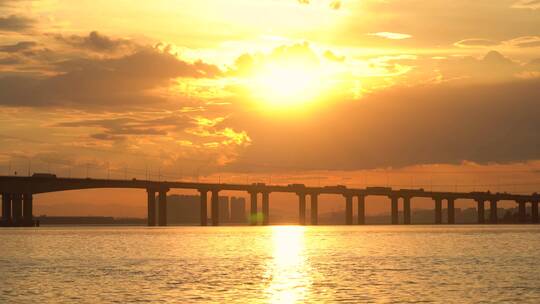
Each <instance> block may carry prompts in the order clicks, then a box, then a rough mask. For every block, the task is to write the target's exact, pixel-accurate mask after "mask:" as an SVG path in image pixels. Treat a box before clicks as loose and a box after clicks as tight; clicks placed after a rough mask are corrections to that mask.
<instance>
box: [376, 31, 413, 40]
mask: <svg viewBox="0 0 540 304" xmlns="http://www.w3.org/2000/svg"><path fill="white" fill-rule="evenodd" d="M368 35H369V36H377V37H381V38H386V39H392V40H403V39H408V38H411V37H412V36H411V35H409V34H401V33H392V32H378V33H370V34H368Z"/></svg>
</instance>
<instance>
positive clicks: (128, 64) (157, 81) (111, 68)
mask: <svg viewBox="0 0 540 304" xmlns="http://www.w3.org/2000/svg"><path fill="white" fill-rule="evenodd" d="M57 67H58V69H60V71H61V72H62V73H61V74H59V75H56V76H49V77H43V78H28V77H26V78H24V77H9V76H8V77H3V78H0V103H1V104H3V105H10V106H75V107H91V106H106V107H109V108H115V107H131V106H143V105H146V106H149V105H150V104H152V103H155V102H158V101H163V99H162V98H161V97H159V96H156V95H151V94H149V93H148V91H149V90H151V89H156V88H159V87H164V86H167V85H169V83H170V81H171V80H172V79H174V78H177V77H193V78H212V77H216V76H218V75H219V73H220V71H219V69H218V68H217V67H216V66H213V65H209V64H205V63H203V62H200V61H199V62H195V63H188V62H185V61H182V60H180V59H178V58H177V57H175V56H173V55H171V54H169V53H164V52H160V51H158V50H156V49H153V48H143V49H140V50H139V51H137V52H136V53H133V54H131V55H127V56H123V57H119V58H113V59H82V58H79V59H73V60H67V61H64V62H61V63H58V64H57Z"/></svg>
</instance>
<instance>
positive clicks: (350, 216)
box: [345, 194, 353, 225]
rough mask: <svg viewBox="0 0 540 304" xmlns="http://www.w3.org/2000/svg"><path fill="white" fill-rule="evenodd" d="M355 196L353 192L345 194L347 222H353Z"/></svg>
mask: <svg viewBox="0 0 540 304" xmlns="http://www.w3.org/2000/svg"><path fill="white" fill-rule="evenodd" d="M352 201H353V197H352V195H351V194H345V224H347V225H352V224H353V205H352V203H353V202H352Z"/></svg>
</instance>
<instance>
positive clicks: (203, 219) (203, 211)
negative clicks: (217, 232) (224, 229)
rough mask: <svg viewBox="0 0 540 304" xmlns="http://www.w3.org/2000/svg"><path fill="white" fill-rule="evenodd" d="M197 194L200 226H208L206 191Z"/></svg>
mask: <svg viewBox="0 0 540 304" xmlns="http://www.w3.org/2000/svg"><path fill="white" fill-rule="evenodd" d="M199 193H200V199H201V201H200V204H201V208H200V209H201V215H200V216H201V226H206V225H207V224H208V191H206V190H202V189H200V190H199Z"/></svg>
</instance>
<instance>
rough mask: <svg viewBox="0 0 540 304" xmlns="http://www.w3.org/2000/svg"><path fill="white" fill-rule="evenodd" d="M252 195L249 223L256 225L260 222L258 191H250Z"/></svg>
mask: <svg viewBox="0 0 540 304" xmlns="http://www.w3.org/2000/svg"><path fill="white" fill-rule="evenodd" d="M249 194H250V197H251V208H250V210H249V213H250V214H249V223H250V225H252V226H256V225H257V224H258V219H257V192H256V191H252V192H250V193H249Z"/></svg>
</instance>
